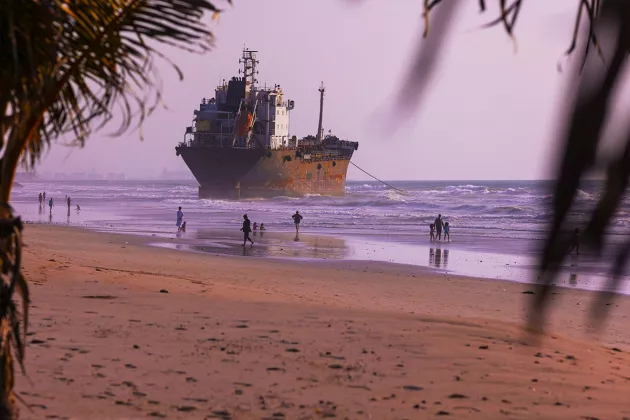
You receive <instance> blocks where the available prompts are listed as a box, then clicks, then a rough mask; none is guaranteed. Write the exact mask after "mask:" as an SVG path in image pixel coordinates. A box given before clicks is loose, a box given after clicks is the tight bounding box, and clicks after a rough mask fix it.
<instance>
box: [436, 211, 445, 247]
mask: <svg viewBox="0 0 630 420" xmlns="http://www.w3.org/2000/svg"><path fill="white" fill-rule="evenodd" d="M434 224H435V239H436V240H438V241H441V240H442V229H443V228H444V221H443V220H442V215H441V214H438V217H437V219H435V222H434Z"/></svg>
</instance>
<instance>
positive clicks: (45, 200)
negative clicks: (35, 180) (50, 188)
mask: <svg viewBox="0 0 630 420" xmlns="http://www.w3.org/2000/svg"><path fill="white" fill-rule="evenodd" d="M43 197H44V201H46V191H44V195H43Z"/></svg>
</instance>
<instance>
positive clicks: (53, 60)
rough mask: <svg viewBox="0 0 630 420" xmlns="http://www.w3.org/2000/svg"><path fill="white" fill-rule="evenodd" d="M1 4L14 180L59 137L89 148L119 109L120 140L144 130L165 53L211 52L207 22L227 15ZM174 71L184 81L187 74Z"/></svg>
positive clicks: (114, 3)
mask: <svg viewBox="0 0 630 420" xmlns="http://www.w3.org/2000/svg"><path fill="white" fill-rule="evenodd" d="M223 3H225V4H229V3H230V0H223ZM0 5H2V10H3V11H4V10H6V13H4V14H3V16H2V17H1V18H0V19H4V20H5V21H6V26H5V25H3V24H2V23H5V22H2V21H0V28H5V27H6V28H7V30H6V31H4V32H3V31H2V30H0V50H1V51H2V52H0V60H1V61H0V74H1V75H2V77H1V78H0V80H2V82H0V109H6V110H7V111H6V112H5V113H4V117H5V118H4V120H5V121H7V122H10V124H4V125H3V127H5V129H4V130H3V140H4V141H5V142H7V148H6V150H5V156H4V160H5V161H4V162H3V169H2V174H3V175H5V176H10V177H12V173H11V167H12V166H14V163H13V162H14V161H17V159H19V158H20V157H21V156H23V157H24V158H27V159H28V160H26V163H27V164H28V165H31V166H32V165H34V164H35V162H36V161H37V159H38V158H39V156H40V155H41V152H42V151H43V149H44V146H45V145H46V144H49V143H50V141H51V140H52V139H55V138H58V137H59V136H61V135H64V134H71V135H72V136H73V137H74V138H75V139H76V140H77V142H78V143H79V144H80V145H82V144H84V141H85V139H86V137H87V136H88V134H89V133H90V132H91V131H93V130H94V129H98V128H100V127H101V126H102V125H103V124H104V123H106V122H108V121H110V120H111V119H112V112H113V111H112V110H113V109H114V108H116V107H118V109H120V110H121V113H122V115H121V116H122V118H121V125H120V127H119V128H118V130H117V131H116V134H120V133H122V132H124V131H125V130H127V129H128V128H129V127H130V126H131V125H132V123H133V121H134V120H136V121H137V123H138V124H141V123H142V121H143V120H144V119H145V117H146V116H147V115H148V114H150V112H151V111H152V110H153V109H154V107H155V104H156V103H157V102H158V101H159V100H160V91H159V88H157V87H158V86H159V84H158V83H157V80H158V76H157V73H156V70H155V67H154V63H155V60H156V59H160V58H161V59H166V57H164V56H163V55H161V54H160V53H159V51H157V48H158V46H159V45H169V46H174V47H177V48H180V49H184V50H187V51H191V52H205V51H207V50H209V49H210V48H212V46H213V38H212V32H211V30H210V26H209V23H210V20H211V17H210V16H208V19H207V20H208V21H207V22H206V20H204V14H206V13H210V14H215V13H219V12H220V11H221V10H220V9H218V8H217V7H216V6H215V5H214V2H210V1H208V0H178V1H169V0H110V1H105V0H75V1H67V2H64V1H62V0H49V1H48V2H46V3H44V2H39V1H35V0H0ZM16 16H17V17H19V18H15V17H16ZM28 22H40V23H39V24H38V25H33V24H29V23H28ZM167 61H168V60H167ZM169 63H170V64H171V65H172V66H173V67H174V68H175V70H176V71H177V73H178V74H179V76H180V78H181V77H182V72H181V70H180V69H179V68H178V67H177V65H176V64H174V63H172V62H169ZM4 81H7V82H6V83H5V82H4ZM5 104H6V105H5ZM7 127H8V129H7ZM24 152H25V153H24ZM1 196H8V192H7V191H0V197H1Z"/></svg>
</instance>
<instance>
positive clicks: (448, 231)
mask: <svg viewBox="0 0 630 420" xmlns="http://www.w3.org/2000/svg"><path fill="white" fill-rule="evenodd" d="M444 240H445V241H447V240H448V241H449V242H450V241H451V227H450V226H449V224H448V222H446V223H444Z"/></svg>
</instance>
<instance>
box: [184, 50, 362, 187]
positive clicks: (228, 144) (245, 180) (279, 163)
mask: <svg viewBox="0 0 630 420" xmlns="http://www.w3.org/2000/svg"><path fill="white" fill-rule="evenodd" d="M256 53H257V51H252V50H247V49H245V50H244V51H243V55H242V58H241V60H240V63H241V64H242V66H243V67H242V69H241V70H240V71H239V73H240V74H242V77H233V78H232V79H231V80H229V81H228V82H226V81H223V82H222V83H221V85H219V86H218V87H217V88H216V89H215V96H214V97H213V98H210V99H206V98H204V99H203V100H202V102H201V104H200V105H199V109H198V110H195V112H194V119H193V124H192V125H191V126H189V127H187V128H186V132H185V135H184V140H183V141H182V142H181V143H179V144H178V145H177V147H176V148H175V150H176V152H177V155H181V156H182V158H183V159H184V162H185V163H186V165H187V166H188V168H189V169H190V170H191V172H192V174H193V175H194V177H195V178H196V179H197V182H198V183H199V195H200V197H211V198H226V197H227V198H239V197H265V196H278V195H304V194H322V195H342V194H343V193H344V189H345V181H346V172H347V169H348V165H349V163H350V159H351V158H352V154H353V153H354V151H355V150H357V149H358V143H357V142H350V141H346V140H340V139H339V138H337V137H336V136H333V135H326V136H324V133H323V127H322V119H323V105H324V93H325V89H324V86H323V84H322V86H321V87H320V89H319V92H320V115H319V125H318V131H317V134H316V135H315V136H307V137H304V138H302V139H298V138H297V137H296V136H292V135H290V131H289V125H290V113H291V111H292V110H293V109H294V108H295V102H294V101H293V100H287V99H286V98H285V95H284V92H283V91H282V88H281V86H280V85H274V86H273V87H266V86H265V87H260V86H258V80H257V79H256V75H257V74H258V71H257V69H256V67H257V65H258V63H259V62H258V60H257V58H256Z"/></svg>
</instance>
